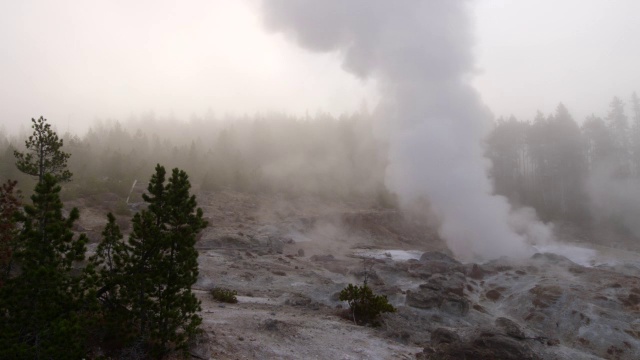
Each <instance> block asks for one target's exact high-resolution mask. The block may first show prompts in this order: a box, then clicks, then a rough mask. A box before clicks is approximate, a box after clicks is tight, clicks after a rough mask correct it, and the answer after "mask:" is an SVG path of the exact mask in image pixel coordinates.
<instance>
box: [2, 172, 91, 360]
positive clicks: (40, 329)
mask: <svg viewBox="0 0 640 360" xmlns="http://www.w3.org/2000/svg"><path fill="white" fill-rule="evenodd" d="M59 193H60V186H59V185H58V184H57V181H56V178H55V177H54V176H53V175H51V174H44V176H43V178H42V181H41V182H40V183H39V184H38V185H37V186H36V188H35V193H34V195H33V196H32V197H31V199H32V201H33V204H32V205H26V206H25V207H24V213H19V216H18V221H19V223H20V224H21V229H20V233H19V235H18V241H19V246H18V247H17V248H16V251H15V254H14V257H15V259H16V261H17V263H18V264H19V268H20V271H19V274H18V275H17V276H15V277H12V278H10V279H9V280H8V281H7V282H6V284H5V286H4V287H2V289H0V308H1V309H0V314H2V315H1V316H2V317H3V319H2V321H0V358H7V359H8V358H11V359H19V358H28V359H40V358H43V359H49V358H80V357H81V356H82V354H83V352H84V348H83V347H84V332H83V331H82V321H83V318H84V317H83V316H81V314H80V309H81V292H79V291H78V282H79V278H78V277H74V276H72V274H71V271H72V269H73V264H74V262H76V261H80V260H82V259H83V258H84V253H85V250H86V247H85V245H86V242H87V238H86V237H85V236H84V235H81V236H79V237H76V236H74V234H73V232H72V231H71V228H72V226H73V223H74V222H75V221H76V220H77V219H78V217H79V212H78V210H77V209H75V208H74V209H73V210H72V211H71V212H70V214H69V217H68V218H65V217H64V216H63V215H62V202H61V201H60V197H59Z"/></svg>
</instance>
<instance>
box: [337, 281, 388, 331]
mask: <svg viewBox="0 0 640 360" xmlns="http://www.w3.org/2000/svg"><path fill="white" fill-rule="evenodd" d="M339 299H340V301H346V302H347V303H348V304H349V309H350V311H351V316H352V317H353V321H354V322H356V323H357V324H372V325H376V324H377V318H378V316H379V315H380V314H382V313H386V312H395V311H396V309H395V308H394V307H393V305H391V304H389V301H388V300H387V297H386V296H384V295H375V294H374V293H373V291H372V290H371V288H370V287H369V286H368V285H367V284H366V283H365V284H364V285H362V286H356V285H352V284H349V285H348V286H347V287H346V288H344V289H342V291H340V295H339Z"/></svg>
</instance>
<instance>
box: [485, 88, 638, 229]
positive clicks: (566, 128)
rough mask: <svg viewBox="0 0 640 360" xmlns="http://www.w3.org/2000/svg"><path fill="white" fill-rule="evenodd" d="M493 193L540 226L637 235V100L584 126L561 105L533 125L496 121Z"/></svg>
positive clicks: (490, 146)
mask: <svg viewBox="0 0 640 360" xmlns="http://www.w3.org/2000/svg"><path fill="white" fill-rule="evenodd" d="M486 145H487V147H486V154H487V157H489V158H490V159H491V161H492V163H493V166H492V169H491V171H490V174H491V176H492V178H493V180H494V184H495V191H496V192H497V193H499V194H502V195H505V196H507V197H508V198H509V199H510V201H511V202H512V203H515V204H517V205H526V206H531V207H533V208H535V209H536V210H537V212H538V214H539V215H540V216H541V218H542V219H544V220H553V221H557V220H566V221H570V222H574V223H579V224H587V223H590V224H595V225H598V224H607V225H613V226H614V227H615V228H616V229H617V230H618V231H621V232H626V233H628V234H629V235H632V234H633V235H635V236H638V235H639V234H640V222H638V219H640V99H639V98H638V96H637V95H636V94H635V93H634V94H633V95H632V96H631V98H630V100H629V102H628V103H625V102H624V101H623V100H621V99H620V98H618V97H615V98H614V99H613V100H612V101H611V103H610V106H609V112H608V113H607V114H606V115H605V116H604V117H598V116H595V115H591V116H589V117H587V118H586V119H585V120H584V122H583V123H582V124H581V125H578V123H577V122H576V121H575V120H574V119H573V117H572V116H571V114H570V113H569V110H567V108H566V107H565V106H564V105H562V104H560V105H558V107H557V109H556V112H555V113H554V114H551V115H548V116H544V115H543V114H542V113H538V114H537V115H536V117H535V118H534V119H533V120H532V121H519V120H518V119H516V118H514V117H510V118H508V119H503V118H500V119H498V120H497V122H496V126H495V128H494V129H493V131H492V132H491V134H490V135H489V136H488V138H487V144H486Z"/></svg>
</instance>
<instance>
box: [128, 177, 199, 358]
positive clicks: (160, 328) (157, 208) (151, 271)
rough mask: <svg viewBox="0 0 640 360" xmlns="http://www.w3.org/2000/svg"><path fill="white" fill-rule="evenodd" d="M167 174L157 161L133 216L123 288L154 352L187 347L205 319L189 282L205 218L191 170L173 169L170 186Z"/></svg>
mask: <svg viewBox="0 0 640 360" xmlns="http://www.w3.org/2000/svg"><path fill="white" fill-rule="evenodd" d="M165 176H166V171H165V169H164V167H162V166H160V165H158V166H157V167H156V173H155V174H154V175H153V176H152V177H151V181H150V182H149V186H148V188H147V191H148V194H144V195H143V199H144V200H145V201H146V202H147V203H149V206H148V209H146V210H143V211H141V212H139V213H137V214H136V215H135V216H134V218H133V220H132V222H133V232H132V233H131V236H130V238H129V246H130V250H131V253H130V257H129V259H128V263H127V264H126V265H125V266H126V270H125V272H126V273H127V282H126V284H124V286H123V291H122V294H123V297H124V299H125V300H126V302H127V304H128V306H129V308H130V318H131V319H132V320H133V323H134V325H135V327H136V330H137V331H138V333H139V334H140V335H141V336H146V339H144V340H145V341H146V342H147V343H148V344H149V345H151V348H152V351H153V353H154V354H155V355H156V356H161V355H163V354H165V353H166V352H167V351H168V350H170V345H173V346H174V347H176V348H182V347H184V346H185V345H186V341H187V339H188V338H189V337H190V336H192V335H194V334H195V331H196V330H197V327H198V326H199V324H200V323H201V321H202V320H201V319H200V317H199V316H198V314H197V312H198V311H199V310H200V302H199V301H198V300H197V298H196V297H195V295H194V294H193V293H192V292H191V286H192V285H193V284H194V283H195V281H196V280H197V276H198V262H197V259H198V253H197V251H196V250H195V247H194V246H195V241H196V235H197V233H198V232H200V231H201V230H202V229H203V228H204V227H205V226H206V222H205V221H204V220H203V219H202V210H201V209H199V208H198V209H196V206H197V203H196V199H195V196H193V195H189V189H190V187H191V185H190V183H189V178H188V176H187V174H186V173H185V172H184V171H182V170H178V169H174V170H173V172H172V175H171V177H170V179H169V181H168V183H167V184H166V185H165Z"/></svg>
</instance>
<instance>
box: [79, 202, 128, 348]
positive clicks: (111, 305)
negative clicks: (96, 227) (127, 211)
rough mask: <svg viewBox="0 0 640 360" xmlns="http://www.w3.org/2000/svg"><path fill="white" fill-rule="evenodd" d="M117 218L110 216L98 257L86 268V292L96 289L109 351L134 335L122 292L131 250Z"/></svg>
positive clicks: (101, 323)
mask: <svg viewBox="0 0 640 360" xmlns="http://www.w3.org/2000/svg"><path fill="white" fill-rule="evenodd" d="M123 238H124V237H123V235H122V232H121V231H120V227H119V226H118V224H117V223H116V218H115V216H113V214H111V213H109V214H107V225H106V226H105V228H104V230H103V231H102V241H101V242H100V244H98V247H97V248H96V252H95V255H93V256H92V257H91V258H89V264H88V266H87V267H86V268H85V278H86V279H87V280H88V281H87V283H88V284H87V285H86V288H93V289H96V293H95V298H96V299H97V300H98V301H99V303H100V304H101V305H102V307H101V310H102V311H101V312H100V311H99V310H100V309H99V310H98V311H99V313H100V315H101V316H99V317H98V318H99V319H101V321H99V323H98V329H97V330H98V333H99V334H101V336H99V338H100V339H101V340H102V342H104V343H108V344H110V346H109V347H116V348H118V347H122V345H123V344H124V343H125V342H126V341H127V337H128V336H129V335H130V330H129V329H128V325H129V321H128V317H129V314H128V309H127V308H126V307H125V306H124V302H123V301H122V299H121V289H122V286H123V284H124V283H126V279H127V274H126V273H125V272H124V270H125V267H126V265H127V261H128V260H129V257H128V251H129V247H128V245H127V243H126V242H125V241H124V239H123Z"/></svg>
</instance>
